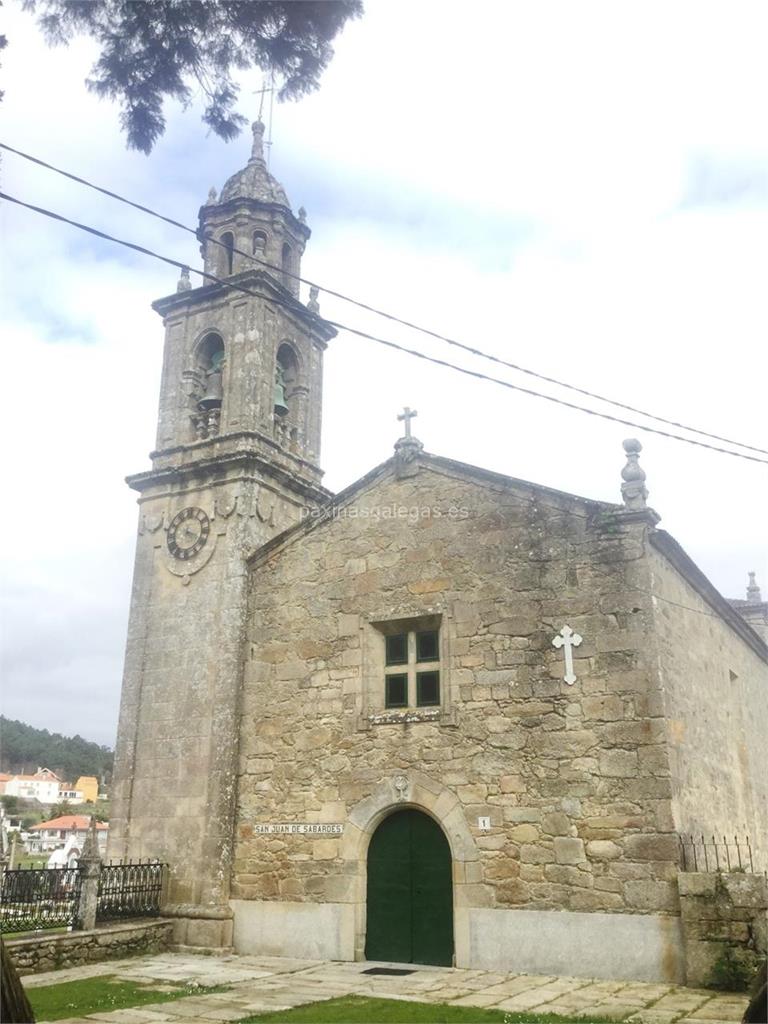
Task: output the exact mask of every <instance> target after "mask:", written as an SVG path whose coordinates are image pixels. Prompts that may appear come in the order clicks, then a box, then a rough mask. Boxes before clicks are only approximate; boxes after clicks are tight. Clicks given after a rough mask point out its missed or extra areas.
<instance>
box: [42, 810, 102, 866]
mask: <svg viewBox="0 0 768 1024" xmlns="http://www.w3.org/2000/svg"><path fill="white" fill-rule="evenodd" d="M90 825H91V819H90V816H89V815H87V814H64V815H62V816H61V817H60V818H52V819H51V820H50V821H41V822H40V823H39V824H38V825H33V826H32V828H30V830H29V832H30V837H29V839H28V841H27V848H28V850H29V852H30V853H47V852H49V851H50V850H56V849H58V848H59V847H61V846H68V845H69V846H70V848H71V847H78V848H79V849H80V850H82V848H83V844H84V843H85V839H86V836H87V835H88V829H89V828H90ZM108 835H109V825H108V824H107V823H106V822H104V821H97V822H96V838H97V840H98V844H99V853H100V854H102V856H103V855H104V854H105V853H106V849H107V837H108ZM70 840H71V843H70Z"/></svg>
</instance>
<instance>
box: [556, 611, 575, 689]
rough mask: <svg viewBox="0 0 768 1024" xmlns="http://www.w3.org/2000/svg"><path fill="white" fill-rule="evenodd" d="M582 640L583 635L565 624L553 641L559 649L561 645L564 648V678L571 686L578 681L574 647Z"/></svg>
mask: <svg viewBox="0 0 768 1024" xmlns="http://www.w3.org/2000/svg"><path fill="white" fill-rule="evenodd" d="M581 641H582V637H580V636H579V634H578V633H574V631H573V630H572V629H571V627H570V626H563V628H562V629H561V630H560V632H559V633H558V634H557V636H556V637H555V639H554V640H553V641H552V646H553V647H557V649H558V650H559V649H560V648H561V647H562V648H564V652H563V653H564V654H565V675H564V676H563V680H564V682H566V683H568V685H569V686H573V684H574V683H575V682H576V673H575V672H574V671H573V648H574V647H578V646H579V644H580V643H581Z"/></svg>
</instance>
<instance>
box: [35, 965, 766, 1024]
mask: <svg viewBox="0 0 768 1024" xmlns="http://www.w3.org/2000/svg"><path fill="white" fill-rule="evenodd" d="M412 966H413V971H412V973H409V974H404V975H385V976H382V975H379V976H376V975H370V974H365V973H363V972H364V971H366V970H369V969H370V968H372V967H396V968H401V969H410V968H411V965H403V964H373V963H340V962H329V961H317V960H288V959H282V958H272V957H253V956H223V957H207V956H192V955H188V954H181V953H164V954H161V955H159V956H150V957H139V958H136V959H132V960H113V961H110V962H108V963H102V964H93V965H91V966H89V967H75V968H72V969H70V970H62V971H51V972H50V973H48V974H35V975H31V976H29V977H26V978H24V984H25V986H26V987H27V988H28V989H30V988H33V987H36V986H39V985H51V984H55V983H57V982H62V981H74V980H75V979H80V978H89V977H97V976H98V975H105V974H114V975H116V976H117V977H118V978H120V979H124V980H126V981H128V980H130V981H135V982H139V983H142V984H150V983H152V986H153V987H154V988H157V987H162V986H163V985H168V984H174V985H178V984H180V983H197V984H198V985H228V986H230V990H229V991H228V992H219V993H216V994H210V995H202V994H201V995H190V996H185V997H184V998H183V999H178V1000H176V1001H175V1002H171V1003H155V1004H152V1005H149V1006H141V1007H137V1008H136V1009H127V1010H113V1011H112V1012H110V1013H94V1014H91V1015H90V1016H88V1017H83V1018H71V1019H69V1020H67V1021H61V1022H60V1024H85V1022H86V1021H114V1022H115V1024H118V1022H119V1024H154V1022H156V1021H157V1022H161V1021H164V1022H167V1024H213V1022H218V1024H221V1022H222V1021H237V1020H240V1019H241V1018H243V1017H247V1016H248V1015H249V1014H252V1013H263V1012H265V1011H268V1010H282V1009H287V1008H288V1007H291V1006H300V1005H301V1004H303V1003H311V1002H315V1001H317V1000H319V999H332V998H333V997H335V996H345V995H350V994H357V995H364V996H377V997H381V998H385V999H408V1000H414V1001H417V1002H425V1003H454V1004H455V1005H457V1006H477V1007H489V1008H490V1007H493V1008H494V1009H499V1010H514V1011H518V1012H520V1011H534V1010H540V1011H541V1012H542V1013H543V1012H546V1013H560V1014H579V1015H582V1016H583V1017H584V1019H585V1021H589V1020H592V1019H593V1018H596V1017H616V1018H618V1019H620V1020H626V1021H632V1022H636V1024H736V1022H738V1021H739V1020H740V1019H741V1015H742V1014H743V1012H744V1008H745V1006H746V1004H747V999H746V997H744V996H739V995H733V994H720V993H716V992H712V991H711V990H709V989H692V988H680V987H676V986H672V985H648V984H642V983H640V982H625V981H590V980H588V979H585V978H553V977H544V976H539V975H532V974H502V973H498V972H492V971H469V970H460V969H457V968H452V967H420V966H416V965H412ZM41 1024H42V1022H41Z"/></svg>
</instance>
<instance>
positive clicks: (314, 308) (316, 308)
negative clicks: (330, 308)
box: [307, 284, 320, 313]
mask: <svg viewBox="0 0 768 1024" xmlns="http://www.w3.org/2000/svg"><path fill="white" fill-rule="evenodd" d="M319 294H320V289H319V288H318V287H317V285H316V284H313V285H311V286H310V289H309V302H308V303H307V309H308V310H309V311H310V313H319V312H320V303H319V302H318V301H317V296H318V295H319Z"/></svg>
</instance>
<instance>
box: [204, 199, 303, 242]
mask: <svg viewBox="0 0 768 1024" xmlns="http://www.w3.org/2000/svg"><path fill="white" fill-rule="evenodd" d="M241 209H244V210H246V211H248V212H250V211H256V212H257V213H269V214H272V215H273V216H274V215H275V214H277V215H279V216H282V217H285V219H286V220H287V221H288V222H289V223H290V225H291V227H292V228H293V230H294V231H295V232H296V234H297V235H302V236H303V237H304V241H305V242H306V241H308V240H309V238H310V236H311V234H312V231H311V230H310V228H309V227H308V226H307V225H306V224H305V222H304V221H302V220H299V218H298V217H297V216H296V214H295V213H294V212H293V210H291V209H290V208H289V207H287V206H284V205H283V204H282V203H268V202H265V201H264V200H263V199H255V198H253V197H252V196H233V197H232V199H226V200H225V201H224V202H223V203H206V204H205V206H201V207H200V211H199V213H198V215H197V216H198V223H199V224H200V227H198V229H197V239H198V241H199V242H202V241H203V240H204V236H203V231H202V228H203V224H204V222H205V220H206V219H207V218H209V217H211V216H213V215H218V213H219V211H221V212H222V213H223V214H224V218H225V219H226V217H227V215H229V216H231V217H235V216H236V215H237V213H238V212H239V211H240V210H241Z"/></svg>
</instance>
